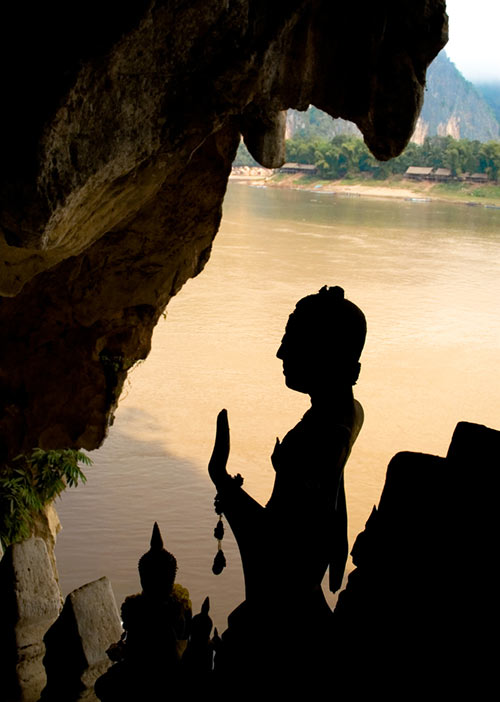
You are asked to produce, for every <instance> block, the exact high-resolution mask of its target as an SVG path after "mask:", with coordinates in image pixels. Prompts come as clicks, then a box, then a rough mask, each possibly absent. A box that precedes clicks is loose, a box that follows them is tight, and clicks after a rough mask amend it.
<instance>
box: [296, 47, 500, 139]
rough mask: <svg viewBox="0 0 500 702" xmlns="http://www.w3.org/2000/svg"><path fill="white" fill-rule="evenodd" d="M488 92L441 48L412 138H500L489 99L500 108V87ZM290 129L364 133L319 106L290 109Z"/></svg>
mask: <svg viewBox="0 0 500 702" xmlns="http://www.w3.org/2000/svg"><path fill="white" fill-rule="evenodd" d="M484 95H485V97H486V96H487V99H485V97H483V95H481V93H480V92H479V90H477V89H476V88H475V87H474V86H473V85H472V83H469V82H468V81H467V80H465V78H464V77H463V76H462V74H461V73H460V71H458V69H457V68H456V67H455V65H454V64H453V63H452V62H451V61H450V59H449V58H448V56H447V55H446V53H445V52H444V51H441V53H440V54H438V56H437V57H436V59H435V60H434V61H433V62H432V64H431V65H430V67H429V69H428V71H427V87H426V90H425V99H424V107H423V109H422V113H421V115H420V118H419V120H418V123H417V129H416V130H415V134H414V135H413V138H412V141H415V142H416V143H419V144H422V143H423V141H424V139H425V137H426V136H447V135H450V136H453V137H454V138H455V139H471V140H474V139H477V140H478V141H483V142H484V141H491V140H497V139H499V138H500V128H499V121H498V118H497V117H496V116H495V114H494V113H493V110H492V108H491V107H490V105H489V104H488V102H490V104H491V105H493V106H494V105H495V104H496V106H497V108H498V109H499V110H500V89H499V87H498V86H497V92H496V93H495V91H494V90H493V89H492V88H491V87H490V88H489V89H488V88H486V86H484ZM487 100H488V101H487ZM495 101H496V102H495ZM287 130H288V134H287V136H288V137H295V136H303V137H305V138H311V137H319V138H324V139H331V138H333V137H335V136H338V135H340V134H356V135H358V136H360V132H359V131H358V130H357V128H356V126H355V125H354V124H352V123H351V122H346V121H345V120H332V119H331V118H330V117H329V116H328V115H325V114H324V113H323V112H321V111H320V110H318V109H316V108H315V107H310V108H309V110H308V111H307V112H296V111H295V110H289V112H288V117H287Z"/></svg>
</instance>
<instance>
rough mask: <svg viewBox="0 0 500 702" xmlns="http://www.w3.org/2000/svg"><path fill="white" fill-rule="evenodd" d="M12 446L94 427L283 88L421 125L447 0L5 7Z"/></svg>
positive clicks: (8, 452)
mask: <svg viewBox="0 0 500 702" xmlns="http://www.w3.org/2000/svg"><path fill="white" fill-rule="evenodd" d="M0 26H1V27H2V30H3V36H2V41H1V42H0V52H1V54H2V56H1V58H2V61H1V62H0V66H1V68H0V70H1V71H2V86H3V92H2V97H3V104H4V106H5V108H4V110H3V120H4V128H3V130H2V132H1V135H0V138H1V141H2V159H1V162H0V252H1V258H0V294H2V295H3V296H4V297H3V298H2V299H0V328H1V329H2V338H3V343H2V344H1V346H0V463H1V462H2V461H5V460H8V459H10V458H12V457H13V456H15V455H17V454H18V453H19V452H20V451H26V450H29V449H30V448H31V447H32V446H41V447H42V448H50V447H57V448H60V447H66V446H68V447H78V448H79V447H84V448H87V449H91V448H95V447H96V446H98V445H99V444H100V443H101V442H102V440H103V438H104V436H105V433H106V427H107V425H108V422H109V421H110V418H111V416H112V410H113V407H114V405H115V404H116V401H117V397H118V395H119V393H120V390H121V386H122V384H123V382H124V379H125V377H126V373H127V370H128V369H129V368H130V367H131V366H132V365H133V364H134V362H135V361H137V360H138V359H141V358H145V357H146V356H147V354H148V352H149V349H150V340H151V333H152V329H153V327H154V325H155V323H156V321H157V319H158V317H159V315H160V314H161V312H162V311H163V309H164V307H165V305H166V304H167V303H168V301H169V299H170V298H171V297H172V296H173V295H175V294H176V292H177V291H178V290H179V289H180V288H181V286H182V285H183V283H184V282H185V281H186V280H187V279H188V278H189V277H191V276H194V275H196V274H197V273H199V272H200V271H201V269H202V268H203V266H204V265H205V263H206V261H207V259H208V257H209V254H210V247H211V243H212V240H213V238H214V236H215V234H216V231H217V228H218V225H219V221H220V217H221V204H222V199H223V196H224V192H225V188H226V182H227V178H228V175H229V172H230V167H231V162H232V159H233V156H234V154H235V151H236V148H237V145H238V142H239V138H240V134H241V133H242V134H243V135H244V136H245V139H246V142H247V144H248V146H249V148H250V150H251V151H252V153H253V155H254V156H255V157H256V158H257V159H258V160H260V162H261V163H262V164H264V165H270V166H275V165H279V163H280V162H281V161H282V160H283V147H282V140H283V137H284V128H285V122H284V119H283V117H282V116H281V112H282V111H283V110H285V109H287V108H289V107H292V108H295V109H306V108H307V106H308V105H309V104H310V103H311V104H314V105H316V106H317V107H319V108H321V109H323V110H325V111H326V112H328V113H329V114H331V115H332V116H334V117H342V118H345V119H349V120H352V121H353V122H355V123H356V124H357V125H358V127H359V128H360V129H361V131H362V132H363V134H364V137H365V140H366V142H367V144H368V146H369V147H370V149H371V150H372V151H373V153H374V154H375V155H376V156H378V157H379V158H382V159H387V158H389V157H391V156H394V155H396V154H398V153H399V152H400V151H401V150H402V148H403V147H404V146H405V144H406V142H407V140H408V139H409V137H410V135H411V134H412V132H413V129H414V125H415V120H416V118H417V116H418V112H419V109H420V106H421V101H422V92H423V87H424V84H425V71H426V68H427V65H428V64H429V62H430V61H431V60H432V59H433V58H434V56H435V55H436V54H437V52H438V51H439V50H440V49H441V47H442V46H443V44H444V43H445V41H446V14H445V3H444V0H398V2H395V1H392V0H391V1H390V2H386V3H373V2H369V1H368V0H362V1H361V2H358V3H344V2H333V1H332V0H276V1H275V2H272V3H270V2H267V1H266V2H264V0H204V2H199V1H198V0H196V1H195V2H192V1H190V2H186V1H183V0H155V1H153V0H151V1H149V0H138V1H137V2H134V3H130V4H129V5H124V4H123V3H121V2H118V0H111V1H110V2H107V3H97V2H94V1H93V0H89V1H88V2H85V3H84V2H78V1H77V2H75V3H67V2H62V1H61V0H54V1H53V2H50V3H39V4H37V5H33V4H32V5H31V6H30V9H29V12H27V11H26V8H25V7H24V5H23V4H22V3H21V4H20V3H9V4H7V5H4V6H2V9H1V10H0Z"/></svg>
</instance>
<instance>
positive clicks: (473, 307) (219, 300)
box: [57, 183, 500, 628]
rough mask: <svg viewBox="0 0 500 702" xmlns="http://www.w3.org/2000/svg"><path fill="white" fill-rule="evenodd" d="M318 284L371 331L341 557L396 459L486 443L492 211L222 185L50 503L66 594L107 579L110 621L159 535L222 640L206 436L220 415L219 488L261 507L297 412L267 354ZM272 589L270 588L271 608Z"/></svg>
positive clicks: (493, 274) (236, 593) (229, 548)
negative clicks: (159, 314)
mask: <svg viewBox="0 0 500 702" xmlns="http://www.w3.org/2000/svg"><path fill="white" fill-rule="evenodd" d="M324 284H329V285H341V286H342V287H344V289H345V291H346V295H347V296H348V297H349V298H350V299H352V300H353V301H354V302H356V304H358V305H359V306H360V307H361V308H362V309H363V310H364V312H365V314H366V317H367V319H368V338H367V343H366V347H365V351H364V353H363V357H362V370H361V376H360V380H359V382H358V385H357V387H356V397H357V398H358V399H359V400H360V401H361V403H362V405H363V406H364V409H365V425H364V428H363V430H362V432H361V434H360V437H359V439H358V441H357V443H356V445H355V446H354V449H353V452H352V455H351V458H350V460H349V462H348V464H347V469H346V489H347V499H348V509H349V520H350V539H351V544H352V541H353V539H354V538H355V536H356V534H357V533H358V532H359V531H360V530H361V529H362V528H363V525H364V522H365V520H366V519H367V517H368V515H369V513H370V510H371V508H372V505H373V504H374V503H376V502H377V501H378V498H379V495H380V491H381V489H382V486H383V481H384V476H385V470H386V467H387V463H388V461H389V460H390V458H391V457H392V456H393V455H394V454H395V453H396V452H397V451H400V450H413V451H423V452H428V453H435V454H439V455H444V454H445V453H446V450H447V447H448V444H449V441H450V438H451V434H452V432H453V429H454V427H455V425H456V423H457V422H458V421H459V420H468V421H474V422H479V423H482V424H486V425H489V426H491V427H494V428H499V427H500V412H499V406H498V405H499V403H498V397H499V395H500V372H499V369H498V364H499V359H500V308H499V301H500V210H494V209H486V208H483V207H467V206H465V205H451V204H445V203H433V202H431V203H415V202H404V201H386V200H378V199H373V200H369V199H365V200H363V199H361V198H347V197H343V198H341V197H338V196H335V195H332V194H324V195H322V194H319V193H314V192H299V191H289V190H277V189H262V188H256V187H250V186H247V185H241V184H236V183H235V184H231V185H230V187H229V191H228V194H227V197H226V200H225V203H224V218H223V223H222V227H221V231H220V232H219V234H218V236H217V238H216V240H215V244H214V249H213V253H212V257H211V259H210V261H209V263H208V264H207V266H206V269H205V271H204V272H203V273H202V274H201V275H200V276H198V278H196V279H194V280H192V281H190V282H188V283H187V284H186V286H185V287H184V288H183V289H182V291H181V292H180V293H179V295H178V296H177V297H176V298H175V299H174V300H173V301H172V302H171V303H170V305H169V307H168V308H167V318H166V320H160V323H159V324H158V326H157V328H156V330H155V334H154V338H153V349H152V352H151V354H150V356H149V358H148V359H147V361H146V362H145V363H143V364H140V365H139V366H137V367H136V368H135V369H134V370H133V371H132V372H131V373H130V375H129V382H128V384H127V386H126V387H125V389H124V392H123V395H122V398H121V400H120V405H119V408H118V411H117V413H116V421H115V424H114V426H113V427H112V428H111V430H110V434H109V438H108V440H107V441H106V443H105V445H104V446H103V448H101V449H99V450H98V451H94V452H93V453H92V454H91V456H92V458H93V460H94V465H93V467H92V468H90V469H88V471H87V475H88V483H87V484H86V485H85V486H83V487H79V488H78V489H76V490H68V491H67V492H66V494H65V495H64V496H63V498H62V499H61V500H60V501H59V502H58V505H57V509H58V512H59V514H60V518H61V521H62V523H63V527H64V529H63V531H62V532H61V534H60V535H59V541H58V546H57V558H58V565H59V570H60V576H61V584H62V587H63V589H64V593H65V594H66V593H67V592H69V591H70V590H72V589H73V588H75V587H78V586H80V585H83V584H84V583H86V582H89V581H90V580H93V579H95V578H98V577H100V576H102V575H104V574H106V575H108V576H109V577H110V578H111V581H112V584H113V587H114V590H115V594H116V596H117V600H118V602H119V604H120V603H121V601H122V600H123V598H124V597H125V596H126V595H127V594H132V593H134V592H138V591H139V590H140V586H139V579H138V575H137V568H136V565H137V561H138V559H139V557H140V556H141V555H142V553H143V552H144V551H145V550H147V548H149V538H150V533H151V529H152V526H153V522H154V521H155V520H157V521H158V523H159V525H160V528H161V530H162V533H163V536H164V540H165V545H166V547H167V548H168V549H169V550H171V551H172V552H173V553H174V554H175V556H176V558H177V561H178V564H179V571H178V576H177V580H178V582H180V583H182V584H183V585H184V586H185V587H187V588H188V589H189V590H190V593H191V597H192V600H193V606H194V608H195V609H196V610H198V609H199V607H200V605H201V602H202V600H203V598H204V597H205V595H207V594H209V595H210V600H211V604H212V608H211V613H212V614H213V616H214V619H215V622H216V624H217V625H218V626H219V627H220V628H224V625H225V615H227V613H228V612H229V611H231V609H232V608H233V607H234V606H236V605H237V604H238V603H239V602H240V601H241V600H242V598H243V584H242V576H241V568H240V564H239V557H238V554H237V550H236V547H235V544H234V542H233V540H232V537H231V535H230V534H229V533H228V530H226V537H225V539H224V542H223V545H224V551H225V553H226V557H227V560H228V568H227V569H226V570H225V571H224V572H223V574H222V575H220V576H218V577H215V576H214V575H212V573H211V564H212V560H213V556H214V554H215V551H216V541H215V539H214V538H213V528H214V527H215V524H216V521H217V517H216V515H215V513H214V511H213V498H214V489H213V487H212V485H211V483H210V481H209V479H208V475H207V468H206V466H207V462H208V458H209V456H210V453H211V449H212V443H213V437H214V429H215V418H216V415H217V412H218V411H219V410H220V409H221V408H222V407H227V409H228V411H229V420H230V425H231V457H230V465H229V470H230V472H233V473H237V472H240V473H241V474H242V475H244V476H245V487H246V488H247V490H248V491H249V492H250V493H251V494H252V495H253V496H255V497H256V498H257V499H259V500H261V501H263V502H265V501H266V500H267V498H268V496H269V494H270V491H271V488H272V483H273V470H272V466H271V463H270V460H269V456H270V454H271V452H272V449H273V446H274V442H275V440H276V437H277V436H279V437H283V435H284V434H285V433H286V431H288V429H290V428H291V427H292V426H293V425H294V424H295V423H296V422H297V421H298V419H299V418H300V417H301V416H302V414H303V412H304V411H305V410H306V409H307V406H308V403H307V397H306V396H302V395H300V394H298V393H295V392H292V391H290V390H288V389H287V388H286V387H285V386H284V383H283V376H282V368H281V362H280V361H278V360H277V359H276V358H275V353H276V350H277V348H278V346H279V342H280V339H281V336H282V334H283V330H284V326H285V323H286V320H287V317H288V314H289V313H290V312H291V310H292V309H293V307H294V304H295V302H296V301H297V300H298V299H299V298H300V297H302V296H303V295H306V294H309V293H312V292H316V291H317V290H318V289H319V288H320V287H321V286H323V285H324ZM423 477H424V476H423ZM415 489H419V487H418V486H417V485H416V486H415ZM297 518H300V515H297ZM279 589H280V583H271V582H270V583H269V595H270V597H273V598H275V599H276V600H277V601H279V596H280V592H279Z"/></svg>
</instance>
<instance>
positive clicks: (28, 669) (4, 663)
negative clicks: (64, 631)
mask: <svg viewBox="0 0 500 702" xmlns="http://www.w3.org/2000/svg"><path fill="white" fill-rule="evenodd" d="M0 602H1V610H0V620H1V622H2V625H1V628H0V679H1V681H2V682H1V692H2V700H5V702H10V700H16V701H17V700H19V699H22V700H23V702H36V701H37V700H38V698H39V697H40V693H41V691H42V690H43V688H44V686H45V682H46V675H45V670H44V667H43V662H42V659H43V655H44V653H45V646H44V643H43V637H44V636H45V633H46V631H47V630H48V629H49V627H50V626H51V625H52V624H53V622H54V621H55V620H56V618H57V616H58V614H59V612H60V610H61V606H62V598H61V592H60V590H59V586H58V584H57V582H56V579H55V578H54V572H53V566H52V563H51V560H50V558H49V554H48V552H47V547H46V545H45V542H44V541H43V539H40V538H37V537H32V538H31V539H27V540H26V541H23V542H22V543H19V544H13V545H12V546H9V547H8V548H7V549H6V552H5V555H4V557H3V558H2V561H1V563H0Z"/></svg>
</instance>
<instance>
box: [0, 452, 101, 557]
mask: <svg viewBox="0 0 500 702" xmlns="http://www.w3.org/2000/svg"><path fill="white" fill-rule="evenodd" d="M79 463H83V464H84V465H87V466H90V465H92V459H91V458H89V457H88V456H87V455H85V454H84V453H82V452H81V451H77V450H75V449H59V450H51V451H44V450H43V449H40V448H36V449H33V451H32V452H31V454H30V455H29V456H25V455H21V456H17V458H15V459H14V460H13V461H12V463H11V465H9V466H6V467H5V469H4V470H3V471H2V474H1V475H0V540H1V541H2V543H3V545H4V546H8V545H9V544H11V543H15V542H16V541H21V540H22V539H25V538H28V537H29V536H30V534H31V529H32V526H33V519H34V517H35V515H36V514H37V513H38V512H40V511H41V510H42V509H43V507H44V506H45V505H46V504H47V503H48V502H50V501H51V500H53V499H54V498H55V497H57V495H59V494H60V493H61V492H62V491H63V490H64V489H65V488H66V487H67V486H69V487H73V486H76V485H78V482H79V481H81V482H82V483H84V482H85V481H86V477H85V475H84V474H83V472H82V470H81V468H80V466H79Z"/></svg>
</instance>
